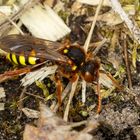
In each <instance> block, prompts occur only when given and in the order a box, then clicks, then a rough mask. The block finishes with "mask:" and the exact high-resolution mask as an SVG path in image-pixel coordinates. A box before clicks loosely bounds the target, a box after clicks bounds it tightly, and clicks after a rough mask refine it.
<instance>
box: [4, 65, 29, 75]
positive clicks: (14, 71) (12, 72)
mask: <svg viewBox="0 0 140 140" xmlns="http://www.w3.org/2000/svg"><path fill="white" fill-rule="evenodd" d="M30 71H31V67H26V68H21V69H18V70H13V71H6V72H5V73H4V74H3V76H11V77H12V76H18V75H21V74H26V73H28V72H30Z"/></svg>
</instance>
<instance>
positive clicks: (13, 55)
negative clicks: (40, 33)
mask: <svg viewBox="0 0 140 140" xmlns="http://www.w3.org/2000/svg"><path fill="white" fill-rule="evenodd" d="M12 61H13V62H14V63H15V64H16V65H18V61H17V58H16V55H15V54H14V53H12Z"/></svg>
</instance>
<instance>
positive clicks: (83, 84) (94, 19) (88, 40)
mask: <svg viewBox="0 0 140 140" xmlns="http://www.w3.org/2000/svg"><path fill="white" fill-rule="evenodd" d="M103 2H104V0H100V1H99V5H98V7H97V9H96V13H95V16H94V18H93V22H92V25H91V28H90V31H89V34H88V37H87V39H86V41H85V44H84V49H85V51H86V52H87V50H88V47H89V43H90V40H91V37H92V33H93V30H94V27H95V24H96V21H97V17H98V15H99V12H100V9H101V6H102V4H103ZM82 89H84V90H82V101H84V102H85V99H83V98H84V97H85V96H86V82H84V81H83V82H82ZM84 102H83V103H84Z"/></svg>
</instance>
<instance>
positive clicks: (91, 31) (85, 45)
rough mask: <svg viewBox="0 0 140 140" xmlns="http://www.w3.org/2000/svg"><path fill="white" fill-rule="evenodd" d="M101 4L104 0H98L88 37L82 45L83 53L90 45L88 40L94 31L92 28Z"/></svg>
mask: <svg viewBox="0 0 140 140" xmlns="http://www.w3.org/2000/svg"><path fill="white" fill-rule="evenodd" d="M103 2H104V0H100V2H99V5H98V7H97V9H96V13H95V16H94V18H93V22H92V25H91V28H90V31H89V34H88V37H87V39H86V41H85V44H84V49H85V51H87V50H88V47H89V43H90V40H91V36H92V33H93V30H94V27H95V24H96V21H97V17H98V14H99V11H100V9H101V6H102V4H103Z"/></svg>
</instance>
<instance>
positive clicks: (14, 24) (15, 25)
mask: <svg viewBox="0 0 140 140" xmlns="http://www.w3.org/2000/svg"><path fill="white" fill-rule="evenodd" d="M0 14H1V15H3V16H4V18H6V19H7V20H8V21H9V22H10V23H11V24H12V25H13V26H14V27H15V28H16V29H17V30H18V31H19V32H20V33H21V35H24V33H23V32H22V30H21V29H20V28H19V27H18V26H17V24H16V23H15V22H14V21H12V20H11V19H10V18H9V17H8V16H7V15H5V14H4V13H2V12H0Z"/></svg>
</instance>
